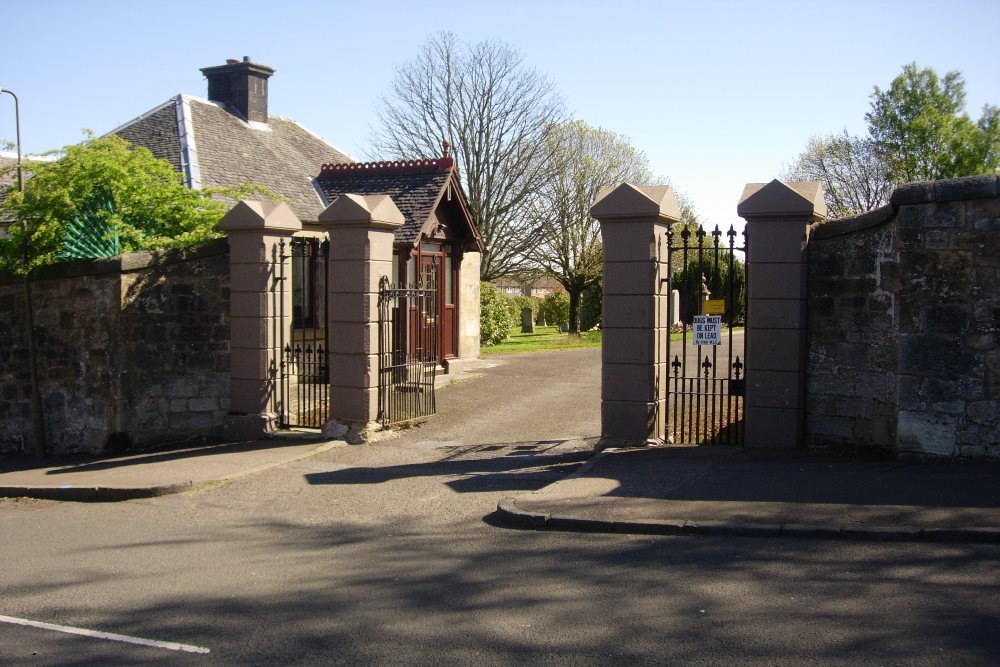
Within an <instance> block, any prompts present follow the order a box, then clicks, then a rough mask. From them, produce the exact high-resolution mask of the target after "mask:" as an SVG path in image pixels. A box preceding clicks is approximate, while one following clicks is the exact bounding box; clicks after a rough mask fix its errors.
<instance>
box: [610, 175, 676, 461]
mask: <svg viewBox="0 0 1000 667" xmlns="http://www.w3.org/2000/svg"><path fill="white" fill-rule="evenodd" d="M590 214H591V215H592V216H594V217H595V218H597V219H598V221H599V222H600V224H601V237H602V239H603V241H604V315H603V324H602V330H603V336H604V338H603V341H604V342H603V345H602V349H601V446H604V447H607V446H622V445H642V444H647V443H655V444H662V442H663V436H664V430H665V424H664V419H665V405H666V383H667V377H668V372H667V358H666V336H667V335H668V332H669V322H668V310H669V309H668V296H667V295H666V294H664V293H663V291H664V289H665V283H664V282H663V280H664V279H666V278H667V275H666V266H667V257H666V246H667V239H666V236H667V231H668V230H669V229H670V225H671V224H672V223H674V222H677V221H678V220H679V219H680V209H679V207H678V205H677V198H676V197H675V196H674V193H673V191H672V190H671V188H670V187H669V186H665V185H651V186H634V185H631V184H628V183H623V184H622V185H620V186H618V187H617V188H614V189H613V190H612V189H607V190H605V191H603V192H602V193H601V195H600V196H599V197H598V199H597V201H596V202H595V203H594V205H593V207H592V208H591V209H590Z"/></svg>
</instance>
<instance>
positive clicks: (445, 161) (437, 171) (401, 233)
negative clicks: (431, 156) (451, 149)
mask: <svg viewBox="0 0 1000 667" xmlns="http://www.w3.org/2000/svg"><path fill="white" fill-rule="evenodd" d="M453 175H454V162H453V161H452V158H450V157H443V158H439V159H437V160H410V161H405V162H368V163H353V164H341V165H323V171H322V173H320V175H319V178H318V179H317V184H318V185H319V188H320V189H321V190H322V191H323V195H324V196H325V197H326V199H327V201H330V202H332V201H333V200H334V199H336V198H337V197H339V196H340V195H343V194H356V195H383V194H384V195H389V196H390V197H392V201H393V202H395V204H396V206H397V207H398V208H399V211H400V213H402V214H403V217H404V218H405V220H406V222H405V223H404V224H403V226H402V227H400V228H399V229H397V230H396V234H395V241H396V243H398V244H408V245H414V244H415V243H416V242H417V241H418V240H419V239H420V231H421V229H422V228H423V226H424V223H425V222H427V220H428V218H430V216H431V214H432V213H433V212H434V205H435V204H436V203H437V201H438V199H439V197H440V196H441V192H442V190H443V189H444V187H445V185H447V184H448V181H449V179H451V178H452V177H453Z"/></svg>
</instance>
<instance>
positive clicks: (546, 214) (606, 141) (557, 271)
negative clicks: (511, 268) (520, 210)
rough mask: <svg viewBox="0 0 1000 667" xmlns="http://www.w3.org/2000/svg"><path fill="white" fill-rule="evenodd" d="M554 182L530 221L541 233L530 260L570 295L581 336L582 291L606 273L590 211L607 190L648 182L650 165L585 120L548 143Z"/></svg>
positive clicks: (572, 322)
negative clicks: (623, 185)
mask: <svg viewBox="0 0 1000 667" xmlns="http://www.w3.org/2000/svg"><path fill="white" fill-rule="evenodd" d="M544 150H545V161H546V163H547V164H548V165H549V172H550V179H549V180H548V181H547V182H545V183H543V184H540V186H539V187H538V189H537V191H536V193H535V196H534V197H533V199H532V201H531V208H530V210H529V216H530V218H531V219H532V220H533V221H534V223H535V225H536V226H537V228H538V230H539V239H538V242H537V244H536V245H535V247H534V248H533V250H532V253H531V257H532V259H533V260H534V262H535V264H536V265H537V266H538V267H539V269H540V270H541V271H542V272H544V273H545V274H547V275H550V276H552V277H553V278H555V279H556V280H557V281H558V282H559V284H561V285H562V286H563V288H565V290H566V292H567V293H568V294H569V313H568V320H569V331H570V333H579V331H580V299H581V295H582V294H583V291H584V290H585V289H587V287H589V286H590V285H593V284H594V283H596V282H597V281H599V280H600V279H601V277H602V275H603V271H604V252H603V246H602V245H601V229H600V225H599V224H598V223H597V221H596V220H594V218H592V217H591V216H590V207H591V206H592V205H593V203H594V201H595V200H596V199H597V195H598V194H599V193H600V191H601V189H602V188H606V187H612V186H617V185H620V184H621V183H625V182H629V183H639V184H641V183H648V182H649V181H650V180H651V179H652V175H651V172H650V168H649V160H648V159H647V158H646V155H645V154H644V153H643V152H642V151H640V150H638V149H637V148H635V147H634V146H633V145H632V144H631V143H630V142H629V141H628V139H627V138H625V137H623V136H621V135H618V134H614V133H613V132H609V131H607V130H603V129H600V128H594V127H591V126H589V125H587V124H586V123H584V122H582V121H572V122H569V123H564V124H561V125H558V126H554V127H553V128H552V131H550V132H549V134H548V136H547V137H546V141H545V143H544Z"/></svg>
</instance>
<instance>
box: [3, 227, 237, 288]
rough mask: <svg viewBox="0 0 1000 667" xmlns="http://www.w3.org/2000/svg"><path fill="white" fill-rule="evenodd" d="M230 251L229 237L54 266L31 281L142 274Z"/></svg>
mask: <svg viewBox="0 0 1000 667" xmlns="http://www.w3.org/2000/svg"><path fill="white" fill-rule="evenodd" d="M227 252H229V242H228V241H227V240H226V239H225V238H221V239H215V240H213V241H208V242H207V243H203V244H201V245H197V246H192V247H190V248H179V249H176V250H154V251H140V252H129V253H125V254H123V255H118V256H117V257H107V258H102V259H81V260H75V261H71V262H59V263H58V264H51V265H49V266H45V267H42V268H40V269H39V270H37V271H35V272H34V273H33V274H32V276H31V279H32V281H36V280H58V279H61V278H76V277H80V276H99V275H110V274H117V273H128V272H130V271H140V270H142V269H148V268H149V267H151V266H168V265H171V264H179V263H180V262H187V261H190V260H193V259H201V258H203V257H213V256H216V255H224V254H226V253H227ZM17 282H21V278H20V277H19V276H14V275H11V274H9V273H0V285H3V284H11V283H17Z"/></svg>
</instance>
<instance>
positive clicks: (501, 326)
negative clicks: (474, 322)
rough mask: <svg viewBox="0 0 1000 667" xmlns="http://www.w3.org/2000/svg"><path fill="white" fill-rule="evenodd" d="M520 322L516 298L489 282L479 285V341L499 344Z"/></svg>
mask: <svg viewBox="0 0 1000 667" xmlns="http://www.w3.org/2000/svg"><path fill="white" fill-rule="evenodd" d="M518 322H520V313H519V312H518V310H517V305H516V304H515V303H514V300H513V299H511V298H510V297H508V296H505V295H503V294H501V293H500V292H499V291H498V290H497V288H496V287H494V286H493V285H490V284H489V283H480V285H479V342H480V343H482V344H483V345H499V344H500V343H502V342H504V341H505V340H507V339H508V338H509V337H510V330H511V329H512V328H514V327H515V326H517V324H518Z"/></svg>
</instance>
